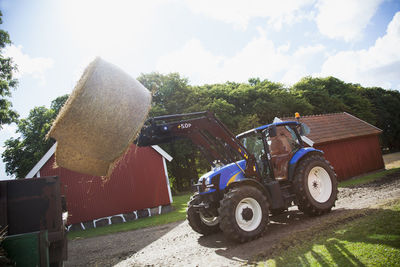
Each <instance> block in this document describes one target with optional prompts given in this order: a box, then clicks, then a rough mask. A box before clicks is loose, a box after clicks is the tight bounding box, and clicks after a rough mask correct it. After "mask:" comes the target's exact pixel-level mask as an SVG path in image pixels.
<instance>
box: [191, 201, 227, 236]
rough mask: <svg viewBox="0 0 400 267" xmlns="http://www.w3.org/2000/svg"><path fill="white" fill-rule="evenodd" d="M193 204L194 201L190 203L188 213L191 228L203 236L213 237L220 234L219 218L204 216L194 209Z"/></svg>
mask: <svg viewBox="0 0 400 267" xmlns="http://www.w3.org/2000/svg"><path fill="white" fill-rule="evenodd" d="M193 202H194V201H190V202H189V203H188V208H187V212H186V218H187V220H188V222H189V225H190V227H192V229H193V230H194V231H196V232H197V233H199V234H202V235H211V234H214V233H217V232H219V231H220V228H219V218H218V217H209V216H206V215H204V214H203V213H201V212H200V211H199V210H198V209H196V208H194V207H193Z"/></svg>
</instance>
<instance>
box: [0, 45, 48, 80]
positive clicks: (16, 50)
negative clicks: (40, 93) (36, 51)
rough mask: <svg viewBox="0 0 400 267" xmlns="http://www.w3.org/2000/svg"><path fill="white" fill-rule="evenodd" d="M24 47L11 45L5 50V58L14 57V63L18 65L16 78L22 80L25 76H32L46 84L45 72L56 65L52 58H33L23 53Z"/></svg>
mask: <svg viewBox="0 0 400 267" xmlns="http://www.w3.org/2000/svg"><path fill="white" fill-rule="evenodd" d="M22 48H23V47H22V45H18V46H15V45H11V46H7V47H6V48H5V49H4V56H5V57H12V58H13V61H14V63H16V64H17V65H18V71H17V72H15V73H14V75H15V78H21V77H22V76H24V75H31V76H32V77H34V78H36V79H39V80H40V81H41V82H42V83H44V82H45V72H46V70H48V69H50V68H51V67H53V65H54V61H53V59H51V58H44V57H31V56H30V55H28V54H24V52H22Z"/></svg>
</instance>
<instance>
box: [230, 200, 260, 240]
mask: <svg viewBox="0 0 400 267" xmlns="http://www.w3.org/2000/svg"><path fill="white" fill-rule="evenodd" d="M262 217H263V215H262V209H261V206H260V204H259V203H258V202H257V200H255V199H254V198H252V197H247V198H244V199H242V200H241V201H240V202H239V203H238V204H237V206H236V211H235V219H236V223H237V225H238V226H239V227H240V228H241V229H242V230H244V231H246V232H251V231H254V230H255V229H257V227H258V226H259V225H260V224H261V220H262Z"/></svg>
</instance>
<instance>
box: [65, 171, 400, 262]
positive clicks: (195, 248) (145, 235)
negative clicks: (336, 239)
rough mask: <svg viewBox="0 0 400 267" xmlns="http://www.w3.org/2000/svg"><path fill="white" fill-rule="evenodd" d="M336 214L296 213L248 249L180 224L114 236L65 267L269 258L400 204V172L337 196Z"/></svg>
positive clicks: (91, 242)
mask: <svg viewBox="0 0 400 267" xmlns="http://www.w3.org/2000/svg"><path fill="white" fill-rule="evenodd" d="M338 198H339V200H338V201H337V202H336V207H335V208H334V210H333V211H332V212H331V213H330V214H328V215H324V216H321V217H314V218H310V217H307V216H304V215H303V214H302V213H301V212H298V211H297V209H291V210H290V211H289V212H287V213H286V214H283V215H279V216H276V217H271V224H270V226H269V228H268V230H267V232H266V233H265V234H264V236H263V237H261V238H259V239H257V240H254V241H252V242H248V243H245V244H236V243H233V242H231V241H229V240H227V239H226V238H225V237H224V236H223V234H222V233H219V234H215V235H213V236H208V237H203V236H201V235H199V234H197V233H195V232H194V231H192V230H191V228H190V227H189V225H188V224H187V222H186V221H185V222H177V223H172V224H168V225H164V226H160V227H153V228H147V229H142V230H136V231H131V232H125V233H118V234H114V235H108V236H101V237H95V238H89V239H84V240H76V241H70V242H69V251H68V252H69V260H68V262H66V264H65V265H66V266H96V265H97V266H112V265H115V264H117V266H145V265H155V266H238V265H245V264H251V262H252V261H253V260H254V259H256V258H257V257H259V256H260V255H270V254H273V253H274V251H276V249H277V248H278V247H279V245H280V244H282V243H283V242H284V240H286V241H287V240H292V239H296V235H297V234H299V233H303V234H304V232H306V233H307V234H309V235H312V233H313V231H320V230H321V229H324V228H329V227H331V226H332V225H334V224H340V223H342V222H343V221H345V220H349V219H351V218H352V217H358V216H360V214H362V213H364V212H366V211H368V209H371V208H373V207H374V206H376V205H378V204H380V203H382V202H385V201H387V200H389V199H398V198H400V172H399V173H396V174H394V175H390V176H388V177H386V178H384V179H383V180H381V181H379V182H375V183H371V184H368V185H364V186H359V187H355V188H351V189H350V188H344V189H340V190H339V196H338Z"/></svg>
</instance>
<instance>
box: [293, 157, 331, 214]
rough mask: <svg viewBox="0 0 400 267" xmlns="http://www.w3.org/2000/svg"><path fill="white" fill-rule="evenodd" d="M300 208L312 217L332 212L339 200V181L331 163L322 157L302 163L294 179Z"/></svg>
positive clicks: (308, 158) (305, 160) (308, 159)
mask: <svg viewBox="0 0 400 267" xmlns="http://www.w3.org/2000/svg"><path fill="white" fill-rule="evenodd" d="M294 191H295V193H296V198H297V202H296V203H298V208H299V210H300V211H303V212H304V213H305V214H307V215H310V216H315V215H322V214H324V213H327V212H330V211H331V209H332V207H333V206H334V205H335V202H336V199H337V193H338V189H337V179H336V174H335V171H334V170H333V167H332V166H331V165H330V163H329V162H328V161H327V160H325V159H324V158H323V157H322V156H320V155H315V154H314V155H311V156H309V157H307V158H306V159H304V160H302V161H301V162H300V165H299V166H298V167H297V173H296V175H295V177H294Z"/></svg>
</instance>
